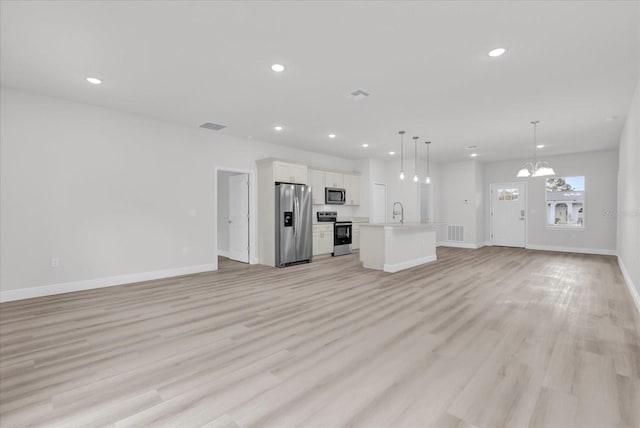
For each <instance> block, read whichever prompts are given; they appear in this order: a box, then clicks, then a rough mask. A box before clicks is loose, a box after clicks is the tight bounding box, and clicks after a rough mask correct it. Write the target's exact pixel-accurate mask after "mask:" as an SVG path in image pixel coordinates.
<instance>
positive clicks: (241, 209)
mask: <svg viewBox="0 0 640 428" xmlns="http://www.w3.org/2000/svg"><path fill="white" fill-rule="evenodd" d="M229 258H230V259H231V260H237V261H239V262H245V263H249V174H238V175H232V176H231V177H229Z"/></svg>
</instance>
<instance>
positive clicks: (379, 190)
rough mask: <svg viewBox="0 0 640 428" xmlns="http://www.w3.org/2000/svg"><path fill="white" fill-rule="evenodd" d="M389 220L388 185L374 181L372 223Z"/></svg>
mask: <svg viewBox="0 0 640 428" xmlns="http://www.w3.org/2000/svg"><path fill="white" fill-rule="evenodd" d="M386 222H387V185H386V184H378V183H374V185H373V213H372V216H371V223H386Z"/></svg>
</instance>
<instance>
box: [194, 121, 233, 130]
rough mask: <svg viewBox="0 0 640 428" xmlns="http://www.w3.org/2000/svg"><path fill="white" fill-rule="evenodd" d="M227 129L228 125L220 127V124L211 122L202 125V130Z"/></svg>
mask: <svg viewBox="0 0 640 428" xmlns="http://www.w3.org/2000/svg"><path fill="white" fill-rule="evenodd" d="M226 127H227V125H220V124H218V123H211V122H205V123H203V124H202V125H200V128H206V129H211V130H212V131H219V130H221V129H224V128H226Z"/></svg>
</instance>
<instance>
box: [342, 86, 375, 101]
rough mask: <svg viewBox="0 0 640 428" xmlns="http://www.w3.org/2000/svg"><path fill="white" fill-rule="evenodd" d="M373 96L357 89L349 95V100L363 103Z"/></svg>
mask: <svg viewBox="0 0 640 428" xmlns="http://www.w3.org/2000/svg"><path fill="white" fill-rule="evenodd" d="M369 95H371V94H370V93H369V92H366V91H363V90H362V89H356V90H355V91H351V92H349V93H348V94H347V98H351V99H352V100H354V101H361V100H364V99H365V98H367V97H368V96H369Z"/></svg>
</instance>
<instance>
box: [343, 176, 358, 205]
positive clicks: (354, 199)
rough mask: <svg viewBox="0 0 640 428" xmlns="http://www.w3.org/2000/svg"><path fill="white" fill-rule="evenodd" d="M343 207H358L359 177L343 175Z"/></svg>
mask: <svg viewBox="0 0 640 428" xmlns="http://www.w3.org/2000/svg"><path fill="white" fill-rule="evenodd" d="M343 177H344V190H345V193H346V201H345V205H360V176H359V175H353V174H344V175H343Z"/></svg>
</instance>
